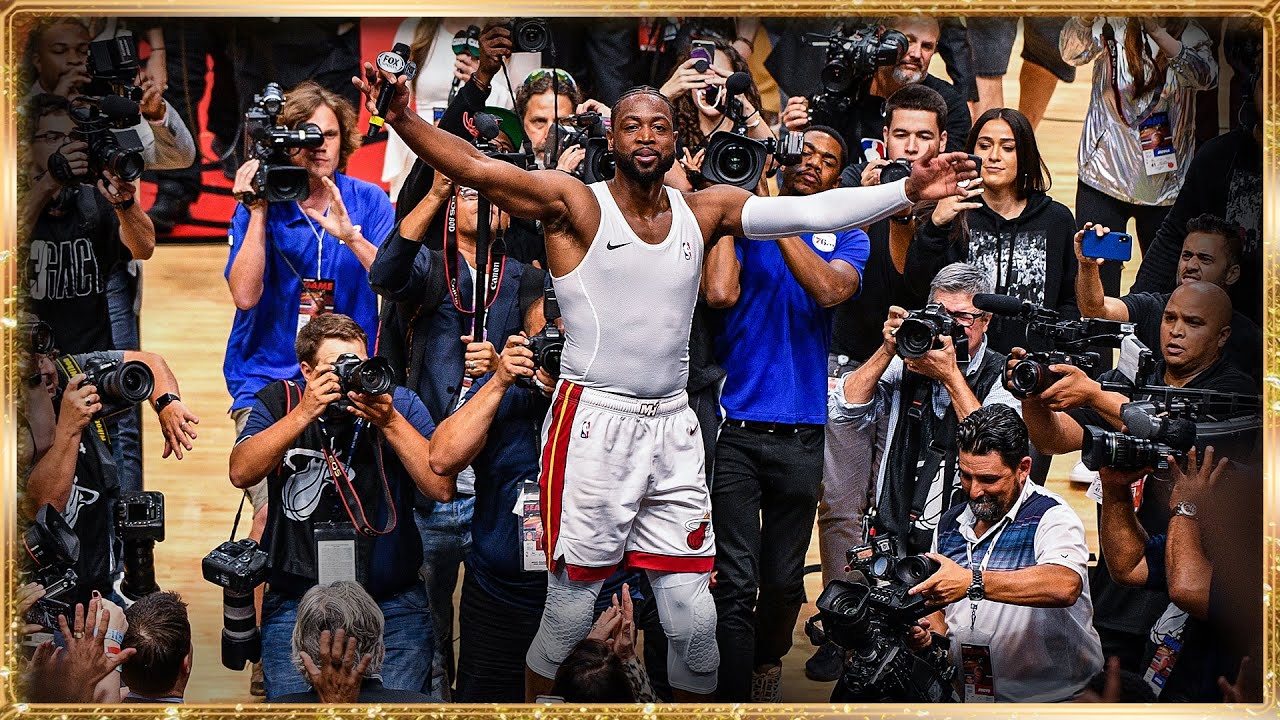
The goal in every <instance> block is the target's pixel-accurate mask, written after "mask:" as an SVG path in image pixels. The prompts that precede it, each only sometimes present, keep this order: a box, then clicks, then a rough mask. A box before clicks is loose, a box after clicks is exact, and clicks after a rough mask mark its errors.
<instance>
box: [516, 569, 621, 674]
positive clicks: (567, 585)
mask: <svg viewBox="0 0 1280 720" xmlns="http://www.w3.org/2000/svg"><path fill="white" fill-rule="evenodd" d="M603 585H604V582H603V581H600V582H591V583H584V582H575V581H573V580H569V579H568V577H567V576H566V575H565V571H564V570H561V571H560V572H559V573H555V574H548V576H547V604H546V605H545V606H544V607H543V609H542V622H541V623H540V624H539V625H538V634H537V635H535V636H534V637H533V643H532V644H530V645H529V652H528V653H526V654H525V662H526V663H527V664H528V665H529V668H530V669H531V670H533V671H534V672H536V673H538V674H539V675H541V676H543V677H545V678H554V677H555V676H556V670H558V669H559V668H560V663H562V662H564V659H565V658H566V657H568V656H569V653H570V651H572V650H573V647H574V646H575V645H577V644H578V642H579V641H580V640H582V638H584V637H586V636H587V633H589V632H591V618H592V615H593V614H594V612H595V602H596V597H597V596H599V595H600V588H601V587H603Z"/></svg>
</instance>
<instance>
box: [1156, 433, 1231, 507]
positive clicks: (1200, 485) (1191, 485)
mask: <svg viewBox="0 0 1280 720" xmlns="http://www.w3.org/2000/svg"><path fill="white" fill-rule="evenodd" d="M1173 459H1174V458H1173V456H1170V457H1169V458H1168V460H1169V475H1170V479H1171V480H1173V494H1172V496H1171V497H1170V498H1169V507H1170V508H1173V507H1177V506H1178V505H1179V504H1181V503H1191V504H1192V505H1200V506H1203V503H1205V501H1207V500H1208V498H1209V496H1210V494H1211V493H1212V492H1213V489H1214V488H1215V487H1216V486H1217V485H1218V481H1219V480H1221V479H1222V475H1223V473H1225V472H1226V470H1227V463H1228V462H1230V461H1229V460H1227V458H1222V459H1221V460H1218V462H1217V463H1216V464H1215V463H1214V462H1213V461H1214V453H1213V446H1212V445H1210V446H1208V447H1206V448H1205V449H1204V457H1203V462H1201V458H1200V457H1198V452H1197V450H1196V449H1195V448H1191V449H1190V450H1188V451H1187V469H1186V470H1185V471H1184V470H1183V469H1182V468H1180V467H1178V464H1177V463H1176V462H1173Z"/></svg>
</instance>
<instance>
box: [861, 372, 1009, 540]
mask: <svg viewBox="0 0 1280 720" xmlns="http://www.w3.org/2000/svg"><path fill="white" fill-rule="evenodd" d="M1004 365H1005V356H1004V355H1001V354H999V353H996V352H993V351H991V350H989V349H984V350H983V355H982V365H981V366H980V367H979V368H978V372H977V373H975V374H974V375H966V376H965V382H966V383H967V384H968V385H969V388H970V389H971V390H973V394H974V395H975V396H976V397H977V398H978V402H979V403H981V402H982V399H983V398H985V397H986V396H987V393H989V392H990V391H991V389H992V388H993V387H995V385H996V383H998V382H1000V380H1001V376H1002V375H1003V371H1004ZM934 384H935V381H934V380H931V379H929V378H927V377H925V376H923V375H920V374H917V373H913V372H910V371H908V370H907V369H906V368H905V367H904V368H903V371H902V384H901V386H900V387H899V389H898V395H899V408H898V422H897V424H896V425H895V426H894V427H893V428H892V429H891V433H892V437H891V438H890V444H889V450H888V452H889V458H888V464H887V465H886V467H885V474H884V483H883V488H882V489H881V491H880V497H879V498H878V500H877V501H876V513H877V518H876V530H877V532H880V533H884V532H889V533H893V534H895V535H897V536H898V537H899V538H903V539H904V540H905V547H904V548H903V550H904V551H905V552H906V553H907V554H915V553H922V552H928V551H929V548H930V546H931V545H932V544H933V533H932V531H931V530H927V529H925V528H922V527H918V526H917V525H916V523H915V520H916V519H917V518H920V517H921V515H922V514H923V512H924V508H925V502H926V500H927V499H928V497H929V495H930V494H931V490H932V488H933V487H934V484H935V483H939V482H943V483H946V485H945V486H944V487H943V492H942V509H941V511H940V512H942V513H945V512H946V511H947V509H948V508H950V507H951V505H952V504H953V503H954V502H955V496H956V493H957V491H958V489H959V486H958V484H957V483H956V458H957V452H956V430H957V428H958V426H959V421H958V420H957V418H956V411H955V407H954V406H948V407H947V410H946V412H945V413H943V415H942V417H941V418H939V417H938V416H937V414H936V413H935V412H934V410H933V392H934ZM939 472H941V474H939Z"/></svg>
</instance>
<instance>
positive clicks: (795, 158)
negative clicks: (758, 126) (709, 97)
mask: <svg viewBox="0 0 1280 720" xmlns="http://www.w3.org/2000/svg"><path fill="white" fill-rule="evenodd" d="M731 102H732V101H731ZM803 153H804V133H802V132H794V131H793V132H787V133H785V134H784V135H783V136H782V137H781V138H780V139H778V140H775V139H774V138H765V139H763V140H757V139H755V138H751V137H747V131H746V127H745V126H743V125H738V126H735V127H734V129H733V130H732V131H725V130H721V131H719V132H716V133H714V134H713V135H712V136H711V139H710V140H708V141H707V150H706V155H705V158H704V160H703V162H702V176H703V177H704V178H706V179H707V181H708V182H711V183H713V184H716V185H733V186H735V187H740V188H743V189H744V190H748V191H750V190H754V189H755V187H756V185H758V184H759V183H760V178H761V176H763V175H764V171H765V168H766V166H767V165H768V162H769V157H770V156H773V158H774V159H775V160H777V161H778V164H779V165H795V164H796V163H798V162H800V156H801V155H802V154H803Z"/></svg>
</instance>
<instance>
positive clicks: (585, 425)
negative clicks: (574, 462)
mask: <svg viewBox="0 0 1280 720" xmlns="http://www.w3.org/2000/svg"><path fill="white" fill-rule="evenodd" d="M580 435H582V439H583V440H586V439H587V438H588V437H591V421H590V420H583V421H582V432H581V433H580Z"/></svg>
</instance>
